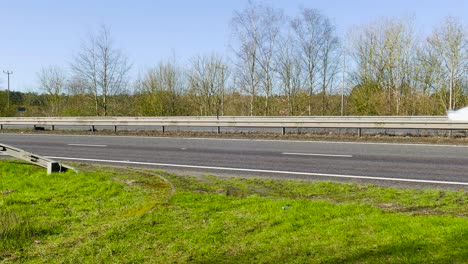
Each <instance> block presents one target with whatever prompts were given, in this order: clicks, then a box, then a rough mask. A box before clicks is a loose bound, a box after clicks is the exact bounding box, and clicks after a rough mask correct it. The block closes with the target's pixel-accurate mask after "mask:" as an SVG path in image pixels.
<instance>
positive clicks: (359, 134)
mask: <svg viewBox="0 0 468 264" xmlns="http://www.w3.org/2000/svg"><path fill="white" fill-rule="evenodd" d="M357 135H358V137H361V136H362V129H361V128H358V129H357Z"/></svg>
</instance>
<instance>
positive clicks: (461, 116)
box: [448, 106, 468, 121]
mask: <svg viewBox="0 0 468 264" xmlns="http://www.w3.org/2000/svg"><path fill="white" fill-rule="evenodd" d="M448 119H449V120H451V121H468V106H467V107H463V108H460V109H458V110H451V111H449V112H448Z"/></svg>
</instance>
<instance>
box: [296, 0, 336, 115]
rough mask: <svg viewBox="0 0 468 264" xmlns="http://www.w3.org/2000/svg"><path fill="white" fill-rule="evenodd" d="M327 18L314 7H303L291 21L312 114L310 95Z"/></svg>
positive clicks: (313, 86)
mask: <svg viewBox="0 0 468 264" xmlns="http://www.w3.org/2000/svg"><path fill="white" fill-rule="evenodd" d="M326 20H328V18H326V17H325V16H324V15H322V13H321V12H320V11H318V10H316V9H307V8H303V9H301V11H300V14H299V16H298V17H297V18H295V19H293V20H292V21H291V26H292V28H293V29H294V32H295V36H296V40H295V42H296V43H297V45H298V50H299V54H300V58H301V61H302V64H303V66H304V69H305V71H304V72H305V74H306V78H305V79H306V81H307V82H306V84H307V86H308V112H309V115H312V95H313V93H314V89H315V86H316V85H317V78H318V72H319V67H320V66H319V64H320V61H321V59H320V54H321V53H322V49H323V47H324V45H325V40H324V38H323V37H324V28H323V25H324V21H326Z"/></svg>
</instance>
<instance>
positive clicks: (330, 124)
mask: <svg viewBox="0 0 468 264" xmlns="http://www.w3.org/2000/svg"><path fill="white" fill-rule="evenodd" d="M6 125H31V126H32V125H34V126H36V125H37V126H51V127H52V130H53V129H54V126H91V127H92V129H93V130H94V127H95V126H113V127H115V130H116V131H117V127H118V126H120V127H122V126H160V127H162V128H163V131H164V127H165V126H183V127H217V128H218V133H219V132H220V128H221V127H251V128H252V127H256V128H282V129H283V134H284V133H285V129H286V128H355V129H358V134H359V135H360V134H361V129H433V130H450V131H451V130H468V121H452V120H449V119H448V118H447V117H446V116H347V117H341V116H314V117H244V116H224V117H191V116H189V117H3V118H0V128H3V127H4V126H6Z"/></svg>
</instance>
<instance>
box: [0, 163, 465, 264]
mask: <svg viewBox="0 0 468 264" xmlns="http://www.w3.org/2000/svg"><path fill="white" fill-rule="evenodd" d="M80 167H81V169H82V171H83V172H81V173H79V174H74V173H66V174H55V175H50V176H47V175H46V174H45V172H43V171H42V170H40V169H37V168H36V167H33V166H30V165H26V164H21V163H15V162H5V161H1V162H0V176H1V181H2V196H1V200H0V261H1V262H4V263H14V262H22V263H23V262H33V263H82V262H86V263H96V262H112V263H141V262H146V263H187V262H189V263H252V262H253V263H272V262H275V263H340V262H355V263H388V262H392V263H411V262H412V263H420V262H429V263H454V262H455V263H463V262H464V261H465V262H466V260H467V259H468V251H467V250H466V249H467V248H468V218H467V216H468V194H467V193H466V192H464V191H462V190H460V191H458V192H457V191H440V190H411V189H405V190H404V189H390V188H381V187H376V186H373V185H357V184H340V183H330V182H322V183H311V182H298V181H279V180H260V179H241V178H217V177H212V176H203V177H190V176H179V175H174V174H169V173H166V172H161V171H149V170H148V171H143V170H138V171H136V170H130V169H116V168H108V167H96V166H91V165H81V166H80ZM86 171H90V172H86ZM158 176H162V177H164V178H166V179H168V180H169V182H170V183H172V184H173V185H174V186H175V189H176V191H175V192H174V193H173V191H172V186H171V184H170V183H169V182H167V181H164V180H163V178H161V177H158Z"/></svg>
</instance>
